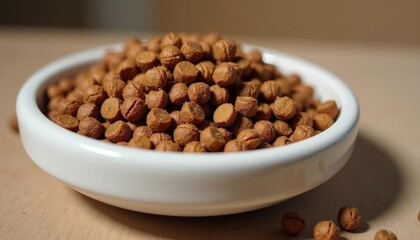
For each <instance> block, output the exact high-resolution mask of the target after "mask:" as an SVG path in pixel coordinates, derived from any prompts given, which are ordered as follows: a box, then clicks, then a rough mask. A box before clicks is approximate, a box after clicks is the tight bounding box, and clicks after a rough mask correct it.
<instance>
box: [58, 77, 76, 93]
mask: <svg viewBox="0 0 420 240" xmlns="http://www.w3.org/2000/svg"><path fill="white" fill-rule="evenodd" d="M58 87H59V88H60V89H61V91H63V92H65V93H68V92H70V91H71V90H73V88H74V82H73V80H72V79H70V78H63V79H61V80H60V81H59V82H58Z"/></svg>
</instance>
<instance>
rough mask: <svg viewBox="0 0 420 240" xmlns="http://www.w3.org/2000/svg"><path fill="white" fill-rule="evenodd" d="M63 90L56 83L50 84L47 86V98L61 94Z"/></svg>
mask: <svg viewBox="0 0 420 240" xmlns="http://www.w3.org/2000/svg"><path fill="white" fill-rule="evenodd" d="M63 94H64V91H63V90H62V89H61V88H60V87H59V86H58V85H50V86H48V87H47V96H48V99H51V98H54V97H58V96H62V95H63Z"/></svg>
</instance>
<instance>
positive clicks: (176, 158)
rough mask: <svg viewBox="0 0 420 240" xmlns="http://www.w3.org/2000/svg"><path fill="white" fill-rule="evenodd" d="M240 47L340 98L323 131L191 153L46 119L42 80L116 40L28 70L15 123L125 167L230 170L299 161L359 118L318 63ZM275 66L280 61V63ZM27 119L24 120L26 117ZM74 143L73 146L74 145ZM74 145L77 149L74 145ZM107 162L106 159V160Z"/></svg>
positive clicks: (95, 56)
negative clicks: (40, 99) (285, 64)
mask: <svg viewBox="0 0 420 240" xmlns="http://www.w3.org/2000/svg"><path fill="white" fill-rule="evenodd" d="M243 45H244V46H245V47H246V48H258V49H260V50H261V51H262V53H263V56H264V57H265V56H268V55H272V56H274V57H280V58H284V59H288V61H293V62H296V63H297V64H299V65H302V66H303V67H305V68H306V69H307V70H308V71H309V70H310V71H312V72H314V73H316V74H317V75H320V76H322V78H323V79H325V81H328V83H329V85H330V87H331V88H333V89H334V90H335V91H337V93H338V96H339V98H340V99H341V109H340V114H339V116H338V118H337V120H336V122H335V123H334V124H333V125H332V126H331V127H330V128H329V129H328V130H326V131H324V132H322V133H321V134H318V135H316V136H314V137H311V138H309V139H306V140H304V141H301V142H298V143H295V144H290V145H287V146H283V147H279V148H269V149H259V150H253V151H244V152H234V153H224V152H217V153H194V154H186V153H183V152H159V151H155V150H145V149H134V148H129V147H126V146H119V145H117V144H110V143H106V142H102V141H99V140H96V139H91V138H88V137H85V136H81V135H79V134H77V133H73V132H71V131H68V130H66V129H64V128H61V127H59V126H58V125H56V124H55V123H53V122H52V121H51V120H49V119H48V118H47V117H46V116H45V115H44V114H43V113H42V112H41V110H40V108H39V106H38V105H37V101H36V99H37V95H38V93H39V91H40V89H41V87H42V86H43V85H44V84H45V81H47V80H49V79H51V78H53V77H54V76H57V75H58V74H60V73H62V72H64V71H68V70H71V69H74V68H76V67H78V66H83V65H87V64H90V63H93V62H97V61H99V60H100V58H101V57H102V56H103V54H104V53H105V52H106V51H108V50H119V49H121V48H122V43H114V44H107V45H102V46H99V47H95V48H90V49H87V50H82V51H79V52H76V53H74V54H70V55H67V56H64V57H61V58H59V59H57V60H55V61H53V62H51V63H49V64H47V65H45V66H44V67H42V68H41V69H39V70H38V71H36V72H35V73H34V74H33V75H31V76H30V77H29V78H28V79H27V80H26V81H25V83H24V84H23V86H22V87H21V89H20V91H19V94H18V97H17V104H16V112H17V115H18V120H19V124H22V123H24V124H30V125H31V128H32V129H34V131H37V132H39V133H40V134H42V131H50V132H51V133H53V134H54V136H55V137H54V140H55V141H66V142H67V143H68V144H75V145H78V146H79V147H80V148H81V149H83V150H85V151H88V152H91V153H95V154H99V155H102V156H104V159H118V160H117V161H118V163H120V164H122V162H124V163H128V164H130V165H131V166H141V165H143V164H146V163H149V164H150V163H151V164H157V165H161V166H177V167H181V168H182V167H191V166H194V167H196V168H202V167H205V168H217V169H230V168H231V167H234V168H238V167H239V168H240V167H243V168H248V167H255V166H273V165H276V166H278V165H281V166H284V165H288V164H291V163H293V162H296V161H300V160H303V159H305V158H307V157H309V156H312V155H314V154H316V153H318V152H320V151H322V150H325V149H327V148H329V147H331V146H333V145H335V144H336V143H337V142H339V141H341V140H342V139H343V138H345V137H346V136H347V135H348V134H350V133H351V130H352V129H353V128H354V127H356V126H357V123H358V120H359V105H358V102H357V99H356V97H355V95H354V94H353V92H352V91H351V89H350V88H349V87H348V86H347V85H346V84H345V83H344V82H343V81H342V80H341V79H340V78H339V77H337V76H336V75H334V74H333V73H331V72H330V71H328V70H326V69H324V68H323V67H321V66H319V65H317V64H315V63H312V62H310V61H307V60H305V59H302V58H300V57H297V56H293V55H290V54H287V53H284V52H280V51H277V50H273V49H269V48H264V47H260V46H257V45H250V44H243ZM280 67H281V66H280ZM28 121H30V122H28ZM75 147H76V146H75ZM80 148H79V149H80ZM111 161H112V160H111Z"/></svg>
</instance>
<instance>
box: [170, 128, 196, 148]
mask: <svg viewBox="0 0 420 240" xmlns="http://www.w3.org/2000/svg"><path fill="white" fill-rule="evenodd" d="M199 137H200V133H199V131H198V128H197V127H196V126H194V125H192V124H189V123H184V124H181V125H179V126H178V127H177V128H176V129H175V131H174V141H175V142H176V143H177V144H178V145H179V146H185V145H186V144H187V143H189V142H192V141H197V140H198V139H199Z"/></svg>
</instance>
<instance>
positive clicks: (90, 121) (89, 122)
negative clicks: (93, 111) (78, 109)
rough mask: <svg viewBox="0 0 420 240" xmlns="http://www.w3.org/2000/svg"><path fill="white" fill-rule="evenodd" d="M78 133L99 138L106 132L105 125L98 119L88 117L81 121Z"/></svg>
mask: <svg viewBox="0 0 420 240" xmlns="http://www.w3.org/2000/svg"><path fill="white" fill-rule="evenodd" d="M77 133H78V134H81V135H83V136H86V137H91V138H95V139H99V138H100V137H101V136H102V134H103V133H104V127H103V126H102V124H101V123H100V122H99V121H98V120H97V119H95V118H92V117H87V118H85V119H83V120H82V121H80V123H79V131H77Z"/></svg>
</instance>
